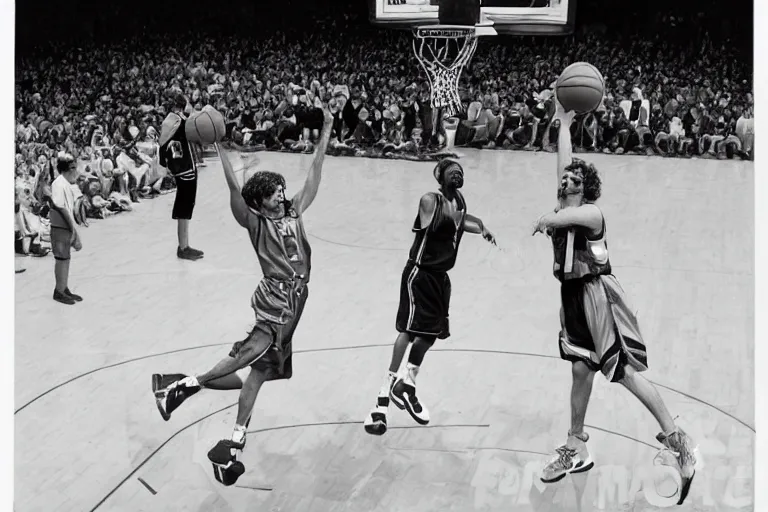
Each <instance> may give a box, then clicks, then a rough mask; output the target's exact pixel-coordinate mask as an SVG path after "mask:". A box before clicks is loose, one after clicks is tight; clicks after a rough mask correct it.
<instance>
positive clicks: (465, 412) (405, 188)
mask: <svg viewBox="0 0 768 512" xmlns="http://www.w3.org/2000/svg"><path fill="white" fill-rule="evenodd" d="M464 153H465V155H464V157H463V158H462V164H463V165H464V167H465V171H466V184H465V188H464V192H465V195H466V198H467V202H468V207H469V211H470V212H472V213H473V214H476V215H478V216H480V217H481V218H482V219H483V220H484V221H485V222H486V223H487V225H488V226H489V228H490V229H491V230H492V231H493V232H494V233H495V234H496V237H497V240H498V241H499V244H500V246H501V248H502V249H503V251H502V250H497V249H495V248H493V247H491V246H490V245H489V244H488V243H486V242H485V241H483V240H482V239H481V238H480V237H479V236H471V235H468V236H467V237H465V239H464V241H463V242H462V247H461V249H460V254H459V261H458V263H457V266H456V268H455V269H454V270H453V271H452V273H451V279H452V281H453V290H454V295H453V299H452V304H451V324H452V325H451V331H452V333H453V336H452V337H451V338H449V339H448V340H446V341H441V342H438V343H437V344H436V348H435V349H434V350H433V351H431V352H430V353H429V354H428V355H427V358H426V359H425V365H424V367H423V371H422V374H421V375H420V377H419V387H420V397H421V399H422V400H423V401H424V403H425V404H427V406H428V407H429V408H430V410H431V415H432V422H431V424H430V425H429V426H428V427H419V426H417V425H416V424H415V423H414V422H413V421H412V420H411V419H410V417H409V416H408V415H407V414H406V413H405V412H401V411H399V410H397V409H396V408H394V407H392V408H390V425H391V430H390V431H389V432H388V433H387V434H386V435H385V436H383V437H380V438H378V437H372V436H369V435H367V434H366V433H365V432H364V430H363V426H362V421H363V419H364V417H365V415H366V414H367V413H368V411H369V410H370V408H371V407H372V405H373V404H374V401H375V397H376V393H377V392H378V389H379V386H380V384H381V381H382V379H383V376H384V372H385V370H386V367H387V365H388V363H389V357H390V353H391V345H392V343H393V342H394V339H395V335H396V333H395V329H394V322H395V312H396V310H397V300H398V291H399V283H400V276H401V272H402V267H403V265H404V263H405V261H406V258H407V251H408V248H409V246H410V243H411V240H412V233H411V231H410V228H411V224H412V222H413V218H414V216H415V215H416V211H417V205H418V201H419V198H420V197H421V195H422V194H423V193H424V192H426V191H429V190H434V189H435V187H436V183H435V181H434V179H433V178H432V175H431V169H432V166H433V164H431V163H412V162H401V161H391V160H363V159H359V158H358V159H352V158H332V157H328V158H327V159H326V164H325V170H324V176H323V183H322V186H321V189H320V192H319V194H318V197H317V200H316V201H315V203H314V204H313V205H312V207H311V208H310V209H309V210H308V211H307V213H306V216H305V220H306V226H307V231H308V233H309V235H310V241H311V243H312V244H313V260H314V261H313V274H312V280H311V283H310V285H309V287H310V295H309V301H308V303H307V307H306V310H305V313H304V317H303V319H302V320H301V323H300V325H299V328H298V331H297V333H296V336H295V339H294V342H295V343H294V348H295V350H296V351H297V354H296V355H295V357H294V377H293V378H292V379H291V380H289V381H287V382H278V383H270V384H267V385H266V386H264V388H263V389H262V392H261V395H260V397H259V400H258V401H257V404H256V409H255V411H254V417H253V421H252V422H251V425H250V430H249V437H248V446H247V448H246V450H245V452H244V454H243V458H242V460H243V462H244V464H245V466H246V468H247V472H246V474H245V475H243V477H241V478H240V480H239V481H238V483H237V486H233V487H229V488H225V487H223V486H221V485H220V484H218V483H217V482H216V481H215V480H214V478H213V473H212V470H211V467H210V464H209V462H208V460H207V457H206V453H207V451H208V449H210V448H211V447H212V446H213V445H214V444H215V443H216V441H218V440H219V439H221V438H224V437H228V436H229V435H230V433H231V429H232V425H233V422H234V416H235V407H234V404H235V403H236V401H237V392H215V391H206V392H204V393H200V394H198V395H197V396H195V397H194V398H193V399H191V400H190V401H189V402H188V403H185V404H184V406H183V407H182V408H181V409H179V410H178V411H177V412H175V413H174V415H173V417H172V418H171V420H170V421H169V422H167V423H166V422H164V421H163V420H162V419H161V417H160V415H159V414H158V411H157V409H156V407H155V403H154V399H153V396H152V393H151V389H150V376H151V374H152V373H154V372H200V371H204V370H207V369H208V368H209V367H210V366H211V365H212V364H213V363H215V362H216V361H218V360H219V359H220V358H221V357H223V356H224V355H226V353H227V352H228V351H229V348H230V345H231V344H232V343H233V342H234V341H236V340H239V339H242V338H243V337H244V335H245V333H246V331H247V329H248V328H249V327H250V326H251V323H252V322H253V311H252V310H251V309H250V306H249V300H250V296H251V293H252V292H253V289H254V288H255V286H256V284H257V283H258V281H259V279H260V277H261V275H260V271H259V267H258V263H257V260H256V257H255V255H254V254H253V250H252V249H251V245H250V242H249V240H248V235H247V233H246V232H245V230H243V229H242V228H240V227H239V226H238V225H237V224H236V223H235V221H234V219H233V218H232V215H231V213H230V211H229V200H228V190H227V187H226V185H225V181H224V176H223V173H222V170H221V166H220V164H219V162H218V160H217V159H208V167H207V168H205V169H204V170H203V171H202V173H201V177H200V189H199V193H198V205H197V207H196V211H195V217H194V220H193V222H192V224H191V241H192V243H193V245H194V246H195V247H199V248H200V249H201V250H204V251H205V259H203V260H200V261H197V262H188V261H182V260H178V259H177V258H176V256H175V252H176V247H175V229H176V226H175V223H174V222H172V221H171V219H170V211H171V204H172V201H173V197H172V195H167V196H162V197H159V198H157V199H154V200H145V201H143V202H141V203H140V204H138V205H136V206H135V211H134V212H132V213H126V214H121V215H119V216H116V217H114V218H111V219H108V220H104V221H92V223H91V227H89V228H86V229H82V239H83V247H84V248H83V250H82V251H81V252H79V253H75V254H74V256H73V262H72V270H71V279H70V283H71V288H72V290H73V291H74V292H76V293H79V294H81V295H83V296H84V298H85V302H83V303H81V304H79V305H76V306H64V305H62V304H59V303H57V302H54V301H53V300H52V299H51V294H52V291H53V260H52V259H51V258H50V257H49V258H44V259H27V260H25V266H26V267H27V272H25V273H24V274H20V275H17V276H16V349H15V350H16V361H15V364H16V386H15V400H16V403H15V408H16V414H15V428H16V430H15V443H16V444H15V456H16V461H15V475H16V477H15V478H16V480H15V510H16V512H35V511H41V512H49V511H53V510H55V511H57V512H68V511H73V512H83V511H93V510H100V511H128V512H135V511H169V512H170V511H201V512H202V511H212V510H215V511H244V510H259V511H292V512H293V511H311V512H326V511H355V512H358V511H366V512H367V511H382V512H384V511H386V512H393V511H397V512H405V511H419V512H423V511H434V510H452V511H462V512H464V511H468V510H488V511H496V510H498V511H502V510H503V511H505V512H507V511H528V510H535V511H577V510H583V511H589V510H608V511H616V510H643V511H650V510H660V509H661V508H663V506H664V504H663V500H661V501H659V500H660V498H658V496H656V497H655V498H654V497H653V495H655V493H653V489H652V488H651V487H652V486H651V485H649V484H648V479H647V475H648V474H649V473H650V471H651V468H652V459H653V457H654V455H655V454H656V450H657V448H658V447H659V445H658V443H656V441H655V439H654V436H655V435H656V433H657V432H658V426H657V425H656V424H655V422H654V420H653V418H652V417H651V415H650V414H649V413H647V412H646V411H645V409H644V408H643V407H642V406H641V405H640V404H639V403H638V402H637V401H636V400H635V399H634V397H632V396H631V395H630V394H629V393H628V392H627V391H626V390H624V389H623V388H622V387H621V386H618V385H609V384H607V383H606V382H605V380H604V379H603V378H602V377H600V376H598V378H597V379H595V390H594V394H593V401H592V404H591V405H590V408H589V411H588V413H587V424H588V427H587V429H586V430H587V432H589V434H590V435H591V440H590V443H589V447H590V450H591V453H592V456H593V458H594V459H595V462H596V466H595V468H594V469H593V470H592V471H590V472H588V473H585V474H582V475H579V476H575V477H574V476H569V477H566V478H565V479H563V480H562V481H560V482H558V483H556V484H552V485H549V486H544V485H543V484H541V483H540V482H539V480H538V471H539V470H540V469H541V468H542V467H543V466H544V464H545V463H546V462H547V460H548V458H549V457H550V454H551V453H553V449H554V448H555V447H556V446H558V445H559V444H561V443H562V442H563V441H564V440H565V434H566V432H567V429H568V425H569V412H568V403H569V393H570V368H569V365H568V364H567V363H566V362H563V361H561V360H560V359H559V356H558V350H557V343H556V342H557V333H558V329H559V320H558V308H559V288H558V286H559V285H558V282H557V281H556V280H555V278H554V277H553V276H552V271H551V267H552V255H551V246H550V243H549V240H548V239H546V238H545V237H543V236H541V235H538V236H536V237H531V231H532V225H533V222H534V221H535V220H536V218H537V217H538V216H539V215H540V214H542V213H544V212H546V211H547V210H550V209H551V208H553V207H554V205H555V190H556V178H555V170H554V167H555V159H556V157H555V155H554V154H547V153H526V152H508V151H471V150H465V151H464ZM260 157H261V159H262V161H261V164H260V167H261V168H263V169H272V170H276V171H279V172H281V173H284V174H285V176H286V178H287V180H288V193H289V195H291V194H292V193H295V192H296V190H297V189H298V187H299V186H300V185H301V183H302V181H303V179H304V176H305V173H306V170H307V168H308V167H309V165H310V162H311V159H312V155H286V154H280V153H261V154H260ZM588 159H589V160H591V161H593V162H595V164H596V165H597V167H598V169H600V171H601V175H602V178H603V198H602V199H601V200H600V204H601V207H602V208H603V210H604V212H605V215H606V217H607V223H608V224H607V226H608V231H607V234H608V240H609V247H610V250H611V259H612V263H613V265H614V273H615V274H616V275H617V277H618V279H619V280H620V282H621V283H622V285H623V287H624V288H625V289H626V291H627V293H628V295H629V298H630V300H631V301H632V303H633V307H634V309H636V310H637V311H638V316H639V320H640V325H641V328H642V331H643V334H644V336H645V338H646V340H645V341H646V343H647V344H648V352H649V362H650V369H649V371H648V372H647V374H646V375H647V376H648V378H649V379H651V380H652V381H653V382H655V383H656V384H658V385H659V387H660V392H661V394H662V396H663V398H664V399H665V401H666V402H667V404H668V405H669V407H670V409H671V410H672V413H673V415H679V420H678V421H679V424H680V425H681V426H682V427H683V428H685V429H686V430H687V431H688V432H689V433H690V434H691V435H692V436H693V437H694V438H695V440H696V441H697V442H698V444H699V450H700V453H699V457H700V467H699V469H698V473H697V477H696V480H695V481H694V484H693V487H692V489H691V494H690V496H689V498H688V501H687V502H686V505H685V506H683V507H678V508H677V510H681V511H687V510H696V511H723V510H728V511H731V510H739V511H747V510H752V509H753V506H752V491H753V486H754V481H753V476H752V475H753V461H754V458H753V448H754V442H755V432H754V423H755V420H754V409H753V408H754V385H753V382H754V364H753V356H752V354H753V337H754V332H753V320H754V307H753V293H754V290H753V263H754V261H753V253H754V247H753V236H754V235H753V233H754V222H753V219H754V217H753V207H754V199H753V197H754V195H753V190H754V188H753V180H754V168H753V164H752V163H746V162H734V161H712V160H682V159H662V158H658V157H656V158H644V157H627V156H624V157H620V156H608V155H588ZM236 167H237V166H236ZM648 495H652V496H651V497H650V498H649V497H648ZM649 500H650V501H651V502H649Z"/></svg>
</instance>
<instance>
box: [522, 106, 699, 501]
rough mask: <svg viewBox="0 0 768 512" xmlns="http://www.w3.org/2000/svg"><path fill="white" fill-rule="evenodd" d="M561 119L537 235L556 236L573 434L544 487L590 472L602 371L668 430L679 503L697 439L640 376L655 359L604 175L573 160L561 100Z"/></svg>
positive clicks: (665, 437)
mask: <svg viewBox="0 0 768 512" xmlns="http://www.w3.org/2000/svg"><path fill="white" fill-rule="evenodd" d="M555 116H556V118H557V119H559V120H560V134H559V136H558V151H557V177H558V183H559V188H558V192H557V194H558V202H559V204H558V207H557V208H556V209H555V211H554V212H551V213H547V214H544V215H542V216H541V217H539V219H538V221H537V222H536V225H535V227H534V231H533V234H534V235H535V234H536V233H539V232H542V233H546V234H547V235H548V236H550V237H552V246H553V249H554V259H555V262H554V274H555V277H556V278H557V279H558V280H559V281H560V282H561V288H560V295H561V301H562V308H561V310H560V321H561V326H562V329H561V331H560V341H559V343H560V356H561V357H562V358H563V359H565V360H567V361H571V372H572V376H573V384H572V387H571V428H570V430H569V431H568V438H567V441H566V443H565V444H564V445H563V446H561V447H559V448H558V449H557V450H556V451H557V454H556V456H555V457H554V458H553V459H552V461H551V462H550V463H549V464H548V465H547V466H546V467H545V468H544V471H543V474H542V476H541V480H542V481H543V482H546V483H549V482H556V481H558V480H560V479H561V478H563V477H564V476H565V475H566V474H567V473H579V472H583V471H588V470H590V469H591V468H592V467H593V466H594V463H593V461H592V458H591V457H590V455H589V451H588V450H587V445H586V443H587V441H588V440H589V436H588V435H587V433H586V432H584V418H585V415H586V412H587V405H588V404H589V398H590V394H591V392H592V382H593V378H594V376H595V373H596V372H597V371H598V370H599V371H601V372H602V373H603V375H605V377H606V378H607V379H608V380H609V381H610V382H618V383H620V384H622V385H623V386H624V387H625V388H627V389H628V390H629V391H630V392H631V393H632V394H633V395H635V396H636V397H637V398H638V399H639V400H640V401H641V402H642V403H643V405H644V406H645V407H646V408H647V409H648V410H649V411H650V412H651V414H653V416H654V417H655V418H656V420H657V421H658V422H659V424H660V426H661V433H660V434H659V435H658V436H656V439H657V440H658V441H659V442H660V443H661V444H662V445H664V447H665V448H666V449H668V450H669V451H670V452H672V453H673V454H674V455H675V459H676V461H677V467H676V468H675V469H676V470H678V471H679V473H680V475H681V477H682V483H683V486H682V488H681V489H680V497H679V504H682V503H683V501H684V500H685V497H686V496H687V494H688V491H689V489H690V485H691V481H692V480H693V477H694V474H695V471H694V466H695V464H696V457H695V454H694V449H693V446H692V440H691V438H690V437H689V436H688V435H687V434H686V433H685V432H684V431H683V430H682V429H681V428H680V427H678V426H677V425H676V424H675V422H674V420H673V419H672V416H671V415H670V413H669V411H668V410H667V407H666V405H665V404H664V402H663V401H662V399H661V396H660V395H659V392H658V391H657V390H656V388H655V387H654V386H653V384H651V383H650V382H648V380H646V379H645V378H644V377H643V376H642V375H641V373H640V372H643V371H645V370H647V369H648V366H647V354H646V348H645V344H644V342H643V338H642V336H641V335H640V328H639V326H638V323H637V319H636V317H635V314H634V313H633V312H632V309H631V308H630V307H629V305H628V303H627V298H626V296H625V294H624V290H623V289H622V288H621V286H620V285H619V282H618V281H617V280H616V278H615V277H614V276H613V274H612V273H611V262H610V259H609V257H608V244H607V240H606V224H605V218H604V217H603V214H602V212H601V211H600V208H598V207H597V205H596V204H595V202H596V201H597V199H598V198H599V197H600V192H601V190H600V188H601V182H600V176H599V175H598V173H597V169H595V167H594V165H592V164H588V163H586V162H584V161H582V160H578V159H572V158H571V149H572V148H571V138H570V136H571V134H570V131H569V130H568V129H567V128H566V127H568V126H570V124H571V121H572V120H573V117H574V113H573V112H567V113H566V112H565V111H564V109H563V107H562V105H560V102H559V101H558V102H557V103H556V112H555Z"/></svg>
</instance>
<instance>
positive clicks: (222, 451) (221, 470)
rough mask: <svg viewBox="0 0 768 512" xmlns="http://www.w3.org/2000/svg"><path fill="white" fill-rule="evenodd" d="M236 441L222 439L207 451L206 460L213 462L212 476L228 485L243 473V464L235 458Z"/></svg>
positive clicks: (232, 483)
mask: <svg viewBox="0 0 768 512" xmlns="http://www.w3.org/2000/svg"><path fill="white" fill-rule="evenodd" d="M239 449H240V448H238V447H237V446H236V443H233V442H232V441H230V440H228V439H222V440H221V441H219V442H218V443H216V446H214V447H213V448H211V450H210V451H209V452H208V460H210V461H211V464H213V476H214V477H215V478H216V480H217V481H219V482H221V483H222V484H224V485H225V486H227V487H229V486H230V485H234V484H235V482H237V479H238V478H240V476H242V474H243V473H245V466H244V465H243V463H242V462H240V461H239V460H237V450H239Z"/></svg>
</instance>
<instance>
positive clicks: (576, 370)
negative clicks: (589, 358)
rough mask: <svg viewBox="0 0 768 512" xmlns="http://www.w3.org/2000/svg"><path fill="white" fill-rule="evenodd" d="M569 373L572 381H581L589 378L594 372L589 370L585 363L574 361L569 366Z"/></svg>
mask: <svg viewBox="0 0 768 512" xmlns="http://www.w3.org/2000/svg"><path fill="white" fill-rule="evenodd" d="M571 373H572V375H573V380H575V381H576V380H579V381H581V380H586V379H589V378H591V377H592V376H593V375H594V373H595V372H593V371H592V370H590V369H589V366H587V364H586V363H584V362H582V361H576V362H575V363H573V365H572V366H571Z"/></svg>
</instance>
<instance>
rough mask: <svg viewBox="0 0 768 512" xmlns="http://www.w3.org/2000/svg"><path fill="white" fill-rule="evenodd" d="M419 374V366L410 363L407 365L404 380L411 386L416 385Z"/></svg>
mask: <svg viewBox="0 0 768 512" xmlns="http://www.w3.org/2000/svg"><path fill="white" fill-rule="evenodd" d="M418 374H419V367H418V366H416V365H415V364H412V363H408V364H406V365H405V376H404V377H403V381H404V382H405V383H406V384H408V385H410V386H414V387H415V386H416V376H417V375H418Z"/></svg>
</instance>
